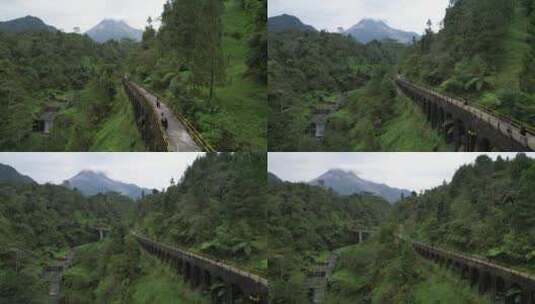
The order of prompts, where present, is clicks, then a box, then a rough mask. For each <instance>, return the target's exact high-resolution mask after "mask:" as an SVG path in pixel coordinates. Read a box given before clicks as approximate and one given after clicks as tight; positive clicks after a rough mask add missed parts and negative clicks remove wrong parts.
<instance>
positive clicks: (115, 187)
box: [63, 169, 151, 199]
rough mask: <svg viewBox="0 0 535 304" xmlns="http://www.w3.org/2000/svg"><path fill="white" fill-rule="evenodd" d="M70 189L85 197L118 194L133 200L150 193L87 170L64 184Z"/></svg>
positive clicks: (104, 174)
mask: <svg viewBox="0 0 535 304" xmlns="http://www.w3.org/2000/svg"><path fill="white" fill-rule="evenodd" d="M63 185H64V186H66V187H68V188H70V189H74V188H76V189H78V190H79V191H80V192H81V193H82V194H84V195H88V196H90V195H95V194H99V193H107V192H117V193H121V194H123V195H125V196H129V197H131V198H133V199H137V198H139V197H141V195H142V192H145V193H146V194H149V193H150V191H151V190H150V189H144V188H141V187H139V186H137V185H134V184H127V183H123V182H120V181H116V180H113V179H111V178H109V177H108V176H107V175H106V173H104V172H102V171H95V170H89V169H85V170H82V171H80V172H79V173H78V174H76V175H75V176H73V177H71V178H70V179H68V180H66V181H64V182H63Z"/></svg>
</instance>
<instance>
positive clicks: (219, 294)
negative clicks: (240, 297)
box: [210, 277, 228, 304]
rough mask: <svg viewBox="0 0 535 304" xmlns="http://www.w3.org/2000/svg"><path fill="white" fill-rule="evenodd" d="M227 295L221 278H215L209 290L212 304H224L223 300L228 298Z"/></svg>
mask: <svg viewBox="0 0 535 304" xmlns="http://www.w3.org/2000/svg"><path fill="white" fill-rule="evenodd" d="M227 293H228V290H227V288H226V286H225V283H224V281H223V279H222V278H221V277H216V278H215V280H214V284H213V286H212V288H211V289H210V297H211V298H212V303H215V304H223V303H225V298H227V297H228V295H227Z"/></svg>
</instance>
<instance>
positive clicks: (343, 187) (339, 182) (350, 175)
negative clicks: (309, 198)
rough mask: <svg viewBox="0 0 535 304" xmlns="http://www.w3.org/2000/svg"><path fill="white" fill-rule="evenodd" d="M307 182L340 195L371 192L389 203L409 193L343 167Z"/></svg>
mask: <svg viewBox="0 0 535 304" xmlns="http://www.w3.org/2000/svg"><path fill="white" fill-rule="evenodd" d="M309 184H311V185H318V186H322V187H325V188H330V189H332V190H334V191H335V192H337V193H338V194H340V195H351V194H355V193H364V192H368V193H373V194H375V195H377V196H380V197H382V198H384V199H386V200H387V201H389V202H390V203H394V202H396V201H398V200H399V199H400V198H401V196H402V195H405V196H408V195H409V194H410V191H409V190H405V189H397V188H393V187H390V186H388V185H385V184H379V183H375V182H372V181H368V180H365V179H363V178H360V177H359V176H358V175H357V174H356V173H355V172H353V171H351V170H344V169H330V170H328V171H327V172H325V173H323V174H322V175H320V176H319V177H317V178H315V179H313V180H312V181H310V182H309Z"/></svg>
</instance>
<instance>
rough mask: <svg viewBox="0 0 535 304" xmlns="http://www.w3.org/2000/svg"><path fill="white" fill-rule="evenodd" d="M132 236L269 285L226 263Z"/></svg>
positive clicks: (256, 276)
mask: <svg viewBox="0 0 535 304" xmlns="http://www.w3.org/2000/svg"><path fill="white" fill-rule="evenodd" d="M132 235H134V237H136V238H138V239H140V240H143V241H145V242H148V243H150V244H152V245H153V246H156V247H159V248H163V249H165V250H166V251H169V252H173V251H177V252H179V253H180V254H182V255H185V256H188V257H191V258H194V259H198V260H201V261H204V262H206V263H209V264H212V265H215V266H217V267H219V268H222V269H225V270H226V271H229V272H233V273H235V274H238V275H239V276H241V277H246V278H249V279H251V280H253V281H255V282H257V283H260V284H261V285H263V286H265V287H266V288H267V287H268V284H269V283H268V280H267V279H265V278H263V277H261V276H260V275H257V274H253V273H252V272H248V271H244V270H241V269H239V268H237V267H235V266H232V265H229V264H226V263H223V262H219V261H216V260H213V259H212V258H210V257H208V256H205V255H201V254H198V253H193V252H191V251H189V250H186V249H183V248H179V247H176V246H169V245H165V244H161V243H158V242H155V241H153V240H151V239H149V238H146V237H144V236H141V235H138V234H136V233H132Z"/></svg>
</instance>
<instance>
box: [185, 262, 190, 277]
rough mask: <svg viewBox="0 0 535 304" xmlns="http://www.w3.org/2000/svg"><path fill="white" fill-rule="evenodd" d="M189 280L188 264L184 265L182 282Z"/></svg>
mask: <svg viewBox="0 0 535 304" xmlns="http://www.w3.org/2000/svg"><path fill="white" fill-rule="evenodd" d="M190 279H191V264H190V263H189V262H187V261H186V262H185V263H184V281H189V280H190Z"/></svg>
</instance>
